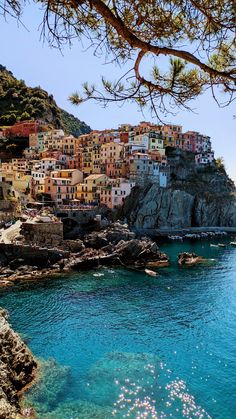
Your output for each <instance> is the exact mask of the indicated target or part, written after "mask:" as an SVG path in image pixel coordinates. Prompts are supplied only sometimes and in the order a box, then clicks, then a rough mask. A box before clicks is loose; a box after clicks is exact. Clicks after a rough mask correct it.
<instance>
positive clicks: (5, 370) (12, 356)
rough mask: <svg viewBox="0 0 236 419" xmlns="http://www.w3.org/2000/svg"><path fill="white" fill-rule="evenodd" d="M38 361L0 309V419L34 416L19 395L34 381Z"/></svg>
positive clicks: (5, 313) (19, 418)
mask: <svg viewBox="0 0 236 419" xmlns="http://www.w3.org/2000/svg"><path fill="white" fill-rule="evenodd" d="M36 372H37V363H36V361H35V360H34V358H33V355H32V353H31V352H30V350H29V349H28V348H27V346H26V345H25V343H24V342H23V341H22V339H21V338H20V336H19V335H18V334H17V333H15V332H14V331H13V330H12V328H11V326H10V324H9V323H8V314H7V312H6V311H5V310H3V309H1V308H0V419H16V418H17V419H21V418H22V419H23V418H27V417H28V418H32V417H34V416H33V415H34V412H33V409H30V408H27V409H22V408H21V406H20V396H21V394H22V393H23V392H24V390H26V389H27V388H28V387H29V386H30V385H31V384H32V382H33V380H34V378H35V376H36Z"/></svg>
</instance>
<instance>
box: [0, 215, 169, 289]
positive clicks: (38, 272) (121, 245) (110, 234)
mask: <svg viewBox="0 0 236 419" xmlns="http://www.w3.org/2000/svg"><path fill="white" fill-rule="evenodd" d="M0 246H1V249H0V250H1V261H0V263H1V267H0V284H1V285H2V286H10V285H12V284H14V283H15V282H16V281H20V280H37V279H42V278H45V277H48V276H54V275H59V274H62V273H63V272H70V271H78V270H83V269H92V268H97V267H99V266H124V267H127V268H134V269H140V270H144V269H145V268H147V267H162V266H167V265H168V264H169V258H168V256H167V255H166V254H165V253H163V252H161V251H160V250H159V248H158V246H157V244H156V243H155V242H154V241H152V240H151V239H149V238H147V237H142V238H137V237H136V234H135V233H134V232H132V231H130V229H129V228H128V226H127V225H126V224H120V223H119V222H116V223H113V224H111V225H110V226H109V227H107V228H105V229H101V230H99V231H94V232H92V233H90V234H88V235H85V236H84V238H83V240H81V239H77V240H64V241H63V243H61V245H60V248H56V249H47V248H42V247H38V246H35V245H33V244H30V243H27V244H24V243H22V244H20V245H14V244H10V245H8V244H1V245H0Z"/></svg>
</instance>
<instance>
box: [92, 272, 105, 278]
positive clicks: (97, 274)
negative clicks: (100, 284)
mask: <svg viewBox="0 0 236 419" xmlns="http://www.w3.org/2000/svg"><path fill="white" fill-rule="evenodd" d="M93 276H96V277H100V276H104V274H102V273H101V272H98V273H96V274H93Z"/></svg>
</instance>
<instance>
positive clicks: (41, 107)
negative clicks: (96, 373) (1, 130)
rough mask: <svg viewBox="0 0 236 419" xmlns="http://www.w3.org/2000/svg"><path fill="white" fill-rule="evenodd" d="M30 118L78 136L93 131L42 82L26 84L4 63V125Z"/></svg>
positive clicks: (0, 120) (0, 117) (0, 77)
mask: <svg viewBox="0 0 236 419" xmlns="http://www.w3.org/2000/svg"><path fill="white" fill-rule="evenodd" d="M27 119H43V120H44V121H45V122H46V123H48V124H49V125H50V124H51V125H53V126H54V127H55V128H63V129H64V130H65V132H66V133H67V134H72V135H75V136H78V135H80V134H86V133H88V132H90V131H91V128H90V127H89V126H88V125H87V124H86V123H85V122H83V121H80V120H79V119H78V118H76V117H75V116H73V115H71V114H69V113H68V112H66V111H64V110H63V109H61V108H59V107H58V106H57V104H56V102H55V100H54V98H53V95H50V94H48V92H46V91H45V90H43V89H41V87H40V86H38V87H28V86H26V84H25V82H24V81H23V80H18V79H16V78H15V77H14V75H13V74H12V72H11V71H8V70H7V69H6V67H4V66H2V65H0V126H6V125H13V124H14V123H15V122H16V121H21V120H27Z"/></svg>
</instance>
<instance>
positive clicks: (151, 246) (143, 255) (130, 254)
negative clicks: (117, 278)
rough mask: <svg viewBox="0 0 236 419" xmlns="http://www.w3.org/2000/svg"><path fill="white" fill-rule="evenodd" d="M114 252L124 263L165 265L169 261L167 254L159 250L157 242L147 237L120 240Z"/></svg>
mask: <svg viewBox="0 0 236 419" xmlns="http://www.w3.org/2000/svg"><path fill="white" fill-rule="evenodd" d="M115 253H116V254H117V255H118V256H119V258H120V260H121V262H122V263H124V264H125V265H133V264H134V265H135V266H140V267H142V266H166V265H167V264H168V262H169V261H168V257H167V255H166V254H165V253H162V252H160V250H159V248H158V246H157V244H156V243H155V242H153V241H151V240H148V239H147V240H138V239H133V240H130V241H127V242H125V241H120V242H119V243H118V244H117V245H116V246H115Z"/></svg>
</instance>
